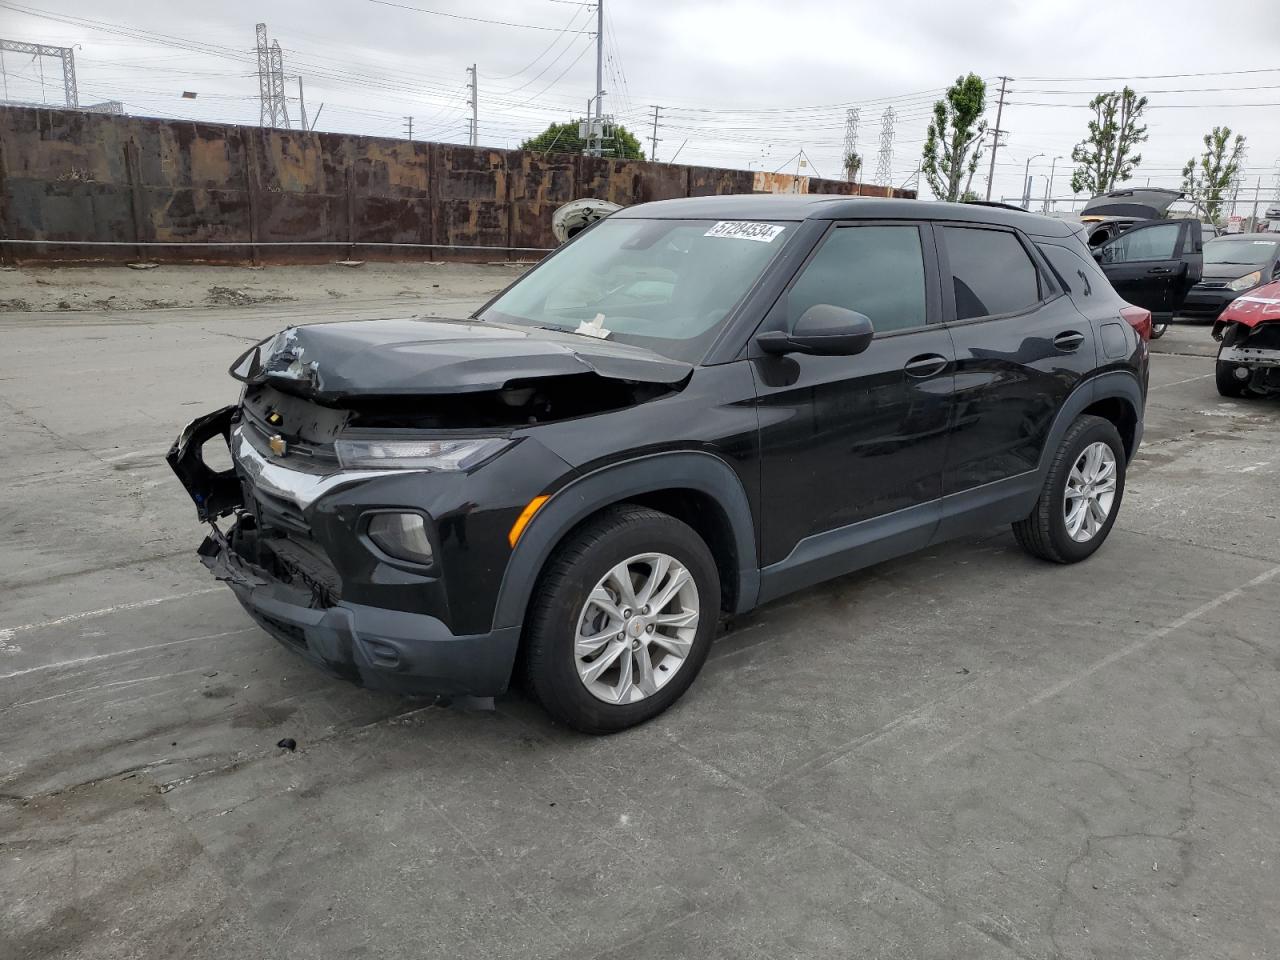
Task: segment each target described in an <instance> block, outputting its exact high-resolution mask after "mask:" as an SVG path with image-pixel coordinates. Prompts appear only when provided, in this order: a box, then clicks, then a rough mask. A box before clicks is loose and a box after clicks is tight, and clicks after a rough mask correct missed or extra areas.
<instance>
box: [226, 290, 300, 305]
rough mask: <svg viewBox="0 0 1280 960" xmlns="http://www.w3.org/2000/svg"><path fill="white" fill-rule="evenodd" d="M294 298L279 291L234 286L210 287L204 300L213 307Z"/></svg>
mask: <svg viewBox="0 0 1280 960" xmlns="http://www.w3.org/2000/svg"><path fill="white" fill-rule="evenodd" d="M293 299H296V298H294V297H286V296H282V295H280V294H278V293H262V292H257V291H250V290H237V289H235V288H233V287H210V288H209V293H208V294H207V295H206V296H205V298H204V302H205V303H207V304H208V305H209V306H211V307H249V306H252V305H253V304H255V303H281V302H283V301H286V300H293Z"/></svg>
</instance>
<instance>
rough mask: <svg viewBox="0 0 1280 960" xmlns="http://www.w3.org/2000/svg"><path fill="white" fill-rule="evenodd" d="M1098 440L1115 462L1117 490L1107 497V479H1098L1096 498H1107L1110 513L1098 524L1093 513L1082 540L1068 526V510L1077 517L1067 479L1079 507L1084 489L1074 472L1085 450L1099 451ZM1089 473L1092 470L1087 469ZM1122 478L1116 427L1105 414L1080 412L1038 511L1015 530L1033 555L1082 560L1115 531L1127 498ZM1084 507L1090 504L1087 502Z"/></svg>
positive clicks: (1059, 560) (1060, 560) (1051, 468)
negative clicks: (1098, 415) (1097, 415)
mask: <svg viewBox="0 0 1280 960" xmlns="http://www.w3.org/2000/svg"><path fill="white" fill-rule="evenodd" d="M1097 444H1103V445H1105V446H1106V447H1107V448H1109V450H1110V458H1111V461H1112V471H1111V474H1110V475H1111V476H1112V477H1113V478H1114V484H1112V485H1111V487H1112V488H1113V489H1112V491H1111V496H1110V499H1109V500H1106V494H1105V490H1106V489H1107V485H1106V481H1105V480H1100V481H1099V482H1098V484H1096V489H1097V490H1098V494H1097V500H1098V501H1099V503H1101V502H1102V501H1104V500H1106V517H1105V519H1103V520H1101V521H1100V522H1099V521H1098V520H1097V514H1096V512H1089V513H1088V516H1087V517H1085V518H1084V520H1085V521H1086V522H1085V524H1084V526H1083V527H1082V528H1081V530H1080V533H1081V534H1088V536H1087V539H1084V540H1081V539H1078V538H1077V537H1076V536H1073V535H1072V533H1071V532H1070V531H1069V529H1068V515H1069V513H1071V515H1072V516H1073V517H1075V516H1076V515H1075V514H1074V513H1072V512H1071V506H1070V505H1069V504H1068V502H1067V501H1068V497H1067V486H1068V481H1071V482H1072V484H1073V490H1076V491H1077V496H1075V497H1074V498H1073V503H1074V504H1075V505H1077V506H1079V505H1081V501H1082V498H1081V497H1080V496H1079V495H1078V494H1079V491H1080V489H1081V488H1080V487H1079V486H1078V485H1077V481H1076V479H1075V476H1079V474H1077V475H1075V476H1073V471H1075V469H1076V467H1077V465H1078V463H1081V462H1082V458H1083V457H1084V455H1085V453H1086V451H1090V450H1096V447H1095V445H1097ZM1098 453H1099V460H1100V461H1101V462H1102V463H1103V465H1104V466H1105V460H1106V455H1105V453H1103V452H1101V451H1098ZM1085 472H1086V473H1087V472H1088V471H1087V470H1085ZM1100 476H1101V474H1100ZM1124 481H1125V452H1124V443H1123V442H1122V441H1121V440H1120V434H1119V432H1118V431H1117V430H1116V428H1115V425H1114V424H1112V423H1111V421H1109V420H1104V419H1102V418H1101V417H1093V416H1081V417H1079V418H1077V419H1076V421H1075V423H1073V424H1072V425H1071V427H1070V428H1069V429H1068V430H1067V435H1066V436H1065V437H1063V438H1062V442H1061V443H1060V444H1059V445H1058V449H1057V451H1056V452H1055V453H1054V456H1053V460H1052V462H1051V463H1050V464H1049V472H1048V474H1047V475H1046V476H1045V479H1044V486H1043V487H1042V488H1041V490H1040V498H1039V499H1038V500H1037V501H1036V505H1035V509H1033V510H1032V511H1031V514H1030V516H1028V517H1027V518H1026V519H1025V520H1019V521H1018V522H1017V523H1015V524H1014V525H1013V534H1014V536H1015V537H1016V538H1017V540H1018V543H1019V544H1020V545H1021V546H1022V548H1023V549H1024V550H1026V551H1027V552H1028V553H1030V554H1031V555H1032V556H1035V557H1039V558H1040V559H1042V560H1049V561H1051V562H1053V563H1078V562H1080V561H1081V560H1084V559H1085V558H1086V557H1089V556H1090V555H1092V554H1093V552H1094V551H1095V550H1097V549H1098V548H1099V547H1100V546H1102V543H1103V541H1104V540H1106V539H1107V535H1108V534H1109V533H1110V532H1111V528H1112V526H1113V525H1114V524H1115V520H1116V514H1117V513H1119V512H1120V502H1121V500H1122V499H1123V498H1124ZM1086 489H1091V488H1086ZM1083 499H1085V500H1087V499H1089V498H1088V497H1085V498H1083ZM1084 505H1085V506H1086V507H1087V503H1086V504H1084ZM1091 525H1093V526H1094V527H1095V529H1093V531H1092V532H1091V533H1090V532H1089V529H1088V528H1089V526H1091Z"/></svg>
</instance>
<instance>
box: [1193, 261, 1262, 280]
mask: <svg viewBox="0 0 1280 960" xmlns="http://www.w3.org/2000/svg"><path fill="white" fill-rule="evenodd" d="M1265 266H1266V264H1263V265H1262V266H1252V267H1251V266H1248V265H1246V264H1243V263H1206V264H1205V265H1204V273H1203V275H1202V279H1204V280H1234V279H1235V278H1236V277H1243V276H1245V275H1246V274H1249V273H1253V272H1255V271H1257V270H1262V269H1264V267H1265Z"/></svg>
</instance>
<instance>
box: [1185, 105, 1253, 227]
mask: <svg viewBox="0 0 1280 960" xmlns="http://www.w3.org/2000/svg"><path fill="white" fill-rule="evenodd" d="M1244 142H1245V141H1244V137H1242V136H1240V134H1236V138H1235V140H1234V141H1233V140H1232V139H1231V128H1230V127H1214V128H1213V130H1212V132H1210V133H1206V134H1205V135H1204V153H1202V154H1200V156H1199V158H1198V159H1197V158H1196V157H1192V158H1191V159H1190V160H1188V161H1187V165H1186V166H1185V167H1183V168H1182V189H1183V192H1185V193H1186V194H1187V196H1188V197H1189V198H1190V199H1191V201H1192V202H1193V203H1195V204H1196V205H1197V206H1199V207H1200V209H1201V210H1203V211H1204V215H1205V217H1206V218H1208V219H1209V220H1212V221H1213V222H1214V223H1217V221H1218V216H1219V214H1221V212H1222V198H1223V196H1224V195H1225V194H1226V192H1227V191H1228V190H1229V189H1231V185H1232V184H1233V183H1234V182H1235V179H1236V176H1237V174H1239V173H1240V164H1241V162H1242V161H1243V160H1244Z"/></svg>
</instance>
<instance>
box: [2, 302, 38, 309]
mask: <svg viewBox="0 0 1280 960" xmlns="http://www.w3.org/2000/svg"><path fill="white" fill-rule="evenodd" d="M30 309H31V304H30V303H28V302H27V301H26V300H17V299H14V300H0V310H30Z"/></svg>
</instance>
